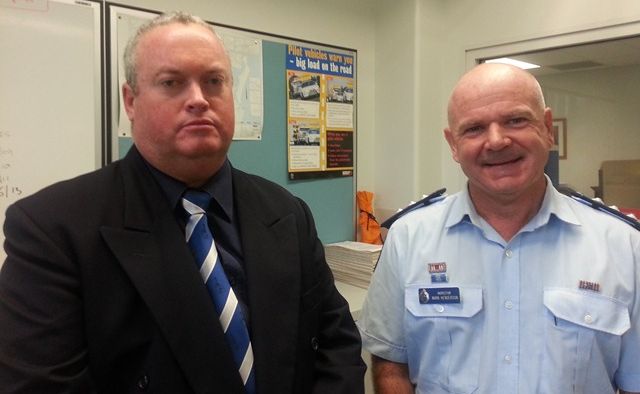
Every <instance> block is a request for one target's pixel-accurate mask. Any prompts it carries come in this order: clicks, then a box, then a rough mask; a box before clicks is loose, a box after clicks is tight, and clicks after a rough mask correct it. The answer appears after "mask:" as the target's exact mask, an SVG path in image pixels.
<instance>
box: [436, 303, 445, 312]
mask: <svg viewBox="0 0 640 394" xmlns="http://www.w3.org/2000/svg"><path fill="white" fill-rule="evenodd" d="M435 308H436V312H440V313H442V312H444V306H442V305H436V307H435Z"/></svg>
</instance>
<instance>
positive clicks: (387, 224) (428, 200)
mask: <svg viewBox="0 0 640 394" xmlns="http://www.w3.org/2000/svg"><path fill="white" fill-rule="evenodd" d="M446 191H447V189H444V188H443V189H440V190H436V191H435V192H433V193H431V194H429V195H428V196H426V197H425V198H423V199H422V200H420V201H418V202H414V203H413V204H411V205H409V206H407V207H406V208H404V209H402V210H400V211H398V212H396V213H395V214H394V215H393V216H391V217H390V218H389V219H387V220H385V221H384V222H382V224H381V225H380V227H384V228H391V225H392V224H393V222H395V221H396V220H398V219H400V218H401V217H403V216H404V215H406V214H408V213H409V212H411V211H415V210H416V209H419V208H422V207H426V206H428V205H431V204H433V203H434V202H436V201H440V200H442V199H443V198H445V197H446V196H447V195H446V194H445V193H444V192H446Z"/></svg>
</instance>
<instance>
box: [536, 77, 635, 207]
mask: <svg viewBox="0 0 640 394" xmlns="http://www.w3.org/2000/svg"><path fill="white" fill-rule="evenodd" d="M538 80H539V81H540V84H541V85H542V88H543V91H544V94H545V98H546V102H547V105H548V106H549V107H551V108H552V110H553V114H554V115H553V116H554V118H566V119H567V131H568V132H567V159H566V160H560V182H561V183H567V184H569V185H570V186H572V187H574V188H576V189H577V190H578V191H580V192H582V193H584V194H586V195H588V196H592V195H593V190H592V189H591V186H597V185H598V169H599V168H600V164H601V163H602V161H604V160H625V159H640V128H639V125H640V111H638V103H640V89H638V87H639V86H640V66H626V67H615V68H608V69H603V70H592V71H580V72H571V73H563V74H554V75H547V76H542V77H539V78H538Z"/></svg>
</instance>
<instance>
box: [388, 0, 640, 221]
mask: <svg viewBox="0 0 640 394" xmlns="http://www.w3.org/2000/svg"><path fill="white" fill-rule="evenodd" d="M414 3H415V4H416V14H417V16H418V17H417V19H415V22H411V21H410V20H405V21H404V22H400V23H399V25H398V26H396V28H395V29H394V28H393V27H392V26H388V27H386V28H385V31H386V32H388V33H389V34H391V35H392V36H391V37H387V40H389V41H394V40H395V41H396V42H397V43H398V45H399V43H401V42H403V41H407V37H406V33H404V29H405V28H406V26H405V25H406V24H407V23H415V27H414V31H415V34H416V37H415V39H414V41H411V40H408V41H409V42H413V44H414V45H415V47H416V50H417V54H416V58H417V59H418V64H417V65H416V70H415V73H417V74H420V73H421V71H424V73H425V75H424V76H423V79H422V80H421V83H419V84H416V85H415V89H416V91H415V97H416V102H415V109H414V111H415V112H416V113H417V114H418V122H414V127H415V129H414V130H413V132H410V131H405V133H407V135H411V134H412V135H413V140H412V141H409V142H408V143H407V144H406V145H405V146H404V147H402V148H398V149H397V151H396V152H395V154H398V155H399V154H401V151H402V150H403V149H404V150H405V151H412V150H413V149H414V148H415V147H418V152H419V153H418V155H419V156H420V159H419V160H418V162H419V164H420V165H419V166H418V167H417V168H409V167H408V166H409V165H413V164H409V163H408V162H407V161H405V160H401V161H398V162H395V163H389V165H391V164H393V167H394V170H395V172H396V174H405V173H411V174H413V177H414V179H415V180H416V181H415V182H407V183H406V184H404V185H398V184H397V182H396V181H395V180H393V179H389V178H390V177H378V176H376V178H375V182H376V183H375V186H376V190H377V191H380V194H381V195H380V196H379V204H378V205H377V207H376V208H377V209H378V210H380V211H386V210H388V209H393V208H397V207H398V206H401V205H402V204H403V203H404V202H406V201H407V200H408V199H415V198H417V197H419V196H420V195H421V194H422V193H428V192H430V191H432V190H434V189H436V188H437V187H438V185H443V186H446V187H447V188H448V189H449V192H455V191H457V190H459V189H460V188H461V187H463V185H464V184H465V178H464V175H463V174H462V172H461V171H460V170H459V168H458V165H457V164H456V163H455V162H454V161H453V160H452V159H451V155H450V153H449V149H448V147H447V146H446V144H445V142H444V138H443V137H442V133H441V130H442V129H443V128H444V126H445V125H446V117H445V114H446V102H447V99H448V95H449V92H450V90H451V89H452V88H453V86H454V84H455V82H456V81H457V79H458V78H459V77H460V76H461V75H462V73H463V72H464V71H465V69H466V65H465V54H466V51H468V50H470V49H476V48H481V47H490V46H493V45H500V44H505V43H511V42H520V43H522V42H524V43H526V42H527V41H528V40H534V39H538V38H542V37H550V36H556V35H562V34H568V33H572V32H576V31H582V30H589V29H597V28H600V27H605V26H612V25H618V24H623V23H626V22H633V21H638V20H640V2H638V1H635V0H618V1H615V2H613V3H612V2H610V1H601V0H565V1H562V2H557V1H552V0H539V1H537V2H520V1H514V2H505V1H502V0H482V1H477V0H457V1H442V0H414ZM380 18H381V17H380V16H378V19H380ZM394 31H397V32H398V33H395V34H394ZM638 33H639V34H640V31H638ZM383 49H384V48H383V47H382V46H381V45H380V42H379V41H376V50H377V51H382V50H383ZM378 56H379V58H383V56H381V55H380V54H378ZM376 67H383V65H381V64H379V62H376ZM392 78H393V79H394V80H395V83H398V84H410V83H411V82H412V80H413V79H414V74H412V73H394V74H392V75H386V74H381V73H378V74H376V86H378V88H379V87H380V86H386V85H388V84H390V83H391V82H390V81H391V79H392ZM381 100H384V98H383V97H381V96H380V95H377V96H376V103H378V102H380V101H381ZM376 108H378V106H377V105H376ZM404 113H405V112H404V111H400V110H399V109H397V108H395V107H392V110H389V111H386V113H385V117H386V119H387V122H390V120H389V119H395V118H399V117H401V116H403V114H404ZM383 121H384V119H381V120H380V122H383ZM395 138H396V136H395V135H394V134H391V133H388V132H387V131H386V130H384V129H381V128H380V127H378V117H376V149H378V150H380V149H381V147H385V148H386V147H393V146H394V145H395ZM405 143H406V142H405ZM438 146H439V151H434V147H438ZM412 163H413V161H412ZM388 190H389V191H393V193H394V195H393V196H387V195H386V193H388V192H387V191H388ZM383 202H384V203H386V202H389V203H390V204H391V205H386V204H383Z"/></svg>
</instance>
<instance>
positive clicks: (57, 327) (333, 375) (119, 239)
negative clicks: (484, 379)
mask: <svg viewBox="0 0 640 394" xmlns="http://www.w3.org/2000/svg"><path fill="white" fill-rule="evenodd" d="M125 67H126V74H127V83H126V84H125V85H124V86H123V89H122V93H123V98H124V104H125V108H126V110H127V114H128V116H129V118H130V119H131V122H132V129H133V132H132V135H133V139H134V143H135V146H134V147H133V148H132V149H131V151H130V152H129V153H128V154H127V156H126V157H125V158H124V159H123V160H120V161H117V162H115V163H113V164H111V165H109V166H107V167H105V168H103V169H101V170H98V171H96V172H93V173H90V174H87V175H82V176H80V177H77V178H75V179H71V180H68V181H65V182H61V183H58V184H55V185H53V186H50V187H48V188H46V189H44V190H42V191H40V192H38V193H36V194H34V195H33V196H30V197H27V198H25V199H23V200H20V201H18V202H17V203H15V204H14V205H12V206H11V207H10V208H9V209H8V210H7V214H6V222H5V226H4V230H5V235H6V243H5V249H6V252H7V255H8V257H7V260H6V261H5V263H4V265H3V267H2V272H1V275H0V391H2V392H3V393H5V392H8V393H17V392H26V393H58V392H65V393H68V392H82V393H84V392H104V393H124V392H134V391H149V392H162V393H225V394H226V393H244V392H245V388H244V387H243V380H242V379H241V377H240V374H239V372H238V366H237V365H236V364H235V363H234V360H233V357H232V354H231V353H232V351H231V350H230V346H229V345H228V343H227V341H226V339H225V334H224V331H223V330H224V329H223V328H222V326H221V324H220V323H219V320H218V314H217V312H216V310H215V309H214V305H213V302H212V299H211V296H210V295H209V293H208V291H207V288H206V287H205V284H204V283H203V279H202V277H201V274H200V272H199V271H198V268H197V266H196V262H195V260H196V259H195V258H194V255H193V254H192V252H191V250H190V249H189V247H188V245H187V244H186V243H185V231H184V225H185V222H186V221H187V219H185V216H184V212H183V208H182V206H181V204H180V200H181V199H182V195H183V193H184V192H185V190H187V189H193V188H197V189H199V190H203V191H205V192H208V193H209V194H210V195H211V196H212V202H211V205H210V208H209V209H208V210H207V212H206V216H207V218H208V219H209V227H210V228H211V230H212V233H213V234H215V240H216V247H217V250H218V254H219V256H220V257H221V260H222V266H223V267H224V271H225V273H226V275H227V277H228V281H229V283H230V284H231V287H232V289H233V292H234V293H235V294H236V296H237V299H238V306H239V308H240V309H241V310H242V312H243V314H244V318H245V321H246V326H247V328H248V332H249V333H250V341H251V346H252V349H253V359H254V362H253V367H254V373H255V382H256V388H257V390H256V392H257V393H277V394H281V393H296V394H298V393H331V394H334V393H349V394H354V393H361V392H363V377H364V371H365V366H364V364H363V362H362V359H361V357H360V337H359V335H358V332H357V330H356V328H355V325H354V323H353V320H352V319H351V316H350V313H349V308H348V305H347V303H346V301H345V300H344V298H342V296H341V295H340V294H339V293H338V292H337V290H336V288H335V286H334V283H333V277H332V275H331V272H330V270H329V269H328V266H327V264H326V262H325V259H324V254H323V248H322V245H321V243H320V241H319V240H318V238H317V234H316V230H315V225H314V222H313V218H312V216H311V213H310V211H309V208H308V207H307V205H306V204H305V203H304V202H303V201H301V200H299V199H297V198H295V197H293V196H292V195H290V194H289V193H288V192H286V191H285V190H284V189H282V188H281V187H279V186H277V185H275V184H273V183H271V182H269V181H266V180H264V179H262V178H259V177H256V176H253V175H249V174H246V173H243V172H241V171H239V170H236V169H234V168H233V167H232V166H231V165H230V163H229V161H228V160H227V150H228V148H229V145H230V144H231V140H232V137H233V128H234V112H233V98H232V76H231V67H230V62H229V57H228V55H227V53H226V51H225V49H224V47H223V45H222V43H221V41H220V39H219V38H218V37H217V36H216V35H215V33H214V32H213V31H212V30H211V28H210V27H209V26H208V25H207V24H206V23H204V22H202V21H201V20H200V19H199V18H195V17H192V16H190V15H186V14H182V13H174V14H171V15H165V16H160V17H159V18H156V19H155V20H154V21H152V22H150V23H149V24H147V25H146V26H143V27H142V28H141V29H140V31H139V32H138V34H137V35H136V36H135V37H134V38H133V39H132V41H131V42H130V44H129V45H128V47H127V50H126V53H125Z"/></svg>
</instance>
